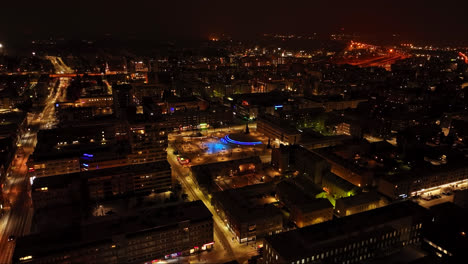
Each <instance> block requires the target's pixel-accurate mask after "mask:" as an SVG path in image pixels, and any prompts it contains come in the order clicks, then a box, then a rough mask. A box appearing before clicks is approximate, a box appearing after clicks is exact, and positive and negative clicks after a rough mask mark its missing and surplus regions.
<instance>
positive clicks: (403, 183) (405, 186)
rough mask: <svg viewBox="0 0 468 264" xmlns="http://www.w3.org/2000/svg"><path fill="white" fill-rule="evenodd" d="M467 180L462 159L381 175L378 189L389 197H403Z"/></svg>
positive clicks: (459, 183)
mask: <svg viewBox="0 0 468 264" xmlns="http://www.w3.org/2000/svg"><path fill="white" fill-rule="evenodd" d="M467 182H468V167H466V163H464V162H462V161H460V162H453V163H450V164H445V165H438V166H433V165H431V164H427V165H426V166H423V167H420V168H418V169H417V171H412V172H410V173H405V174H396V175H388V176H385V177H381V178H380V179H379V183H378V191H379V192H380V193H382V194H383V195H385V196H387V197H389V198H391V199H404V198H406V197H411V196H416V195H419V194H421V193H424V192H428V191H431V190H437V189H441V188H445V187H455V188H456V187H457V186H458V185H463V184H466V183H467Z"/></svg>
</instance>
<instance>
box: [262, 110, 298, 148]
mask: <svg viewBox="0 0 468 264" xmlns="http://www.w3.org/2000/svg"><path fill="white" fill-rule="evenodd" d="M257 132H259V133H263V134H264V135H265V136H266V137H268V138H270V139H272V140H279V142H280V143H281V144H288V145H294V144H298V143H299V142H300V140H301V132H300V131H299V130H297V129H296V128H295V127H291V126H289V125H288V124H285V123H284V122H281V120H280V119H279V118H277V117H274V116H271V115H262V116H260V117H258V118H257Z"/></svg>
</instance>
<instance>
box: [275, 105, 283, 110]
mask: <svg viewBox="0 0 468 264" xmlns="http://www.w3.org/2000/svg"><path fill="white" fill-rule="evenodd" d="M280 108H283V105H275V110H278V109H280Z"/></svg>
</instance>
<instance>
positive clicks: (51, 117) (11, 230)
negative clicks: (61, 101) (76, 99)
mask: <svg viewBox="0 0 468 264" xmlns="http://www.w3.org/2000/svg"><path fill="white" fill-rule="evenodd" d="M59 81H60V84H59V89H58V91H57V93H55V94H54V93H53V89H52V88H51V89H50V91H51V94H50V95H49V97H48V98H47V101H46V104H45V107H44V109H43V110H42V112H33V113H32V114H31V115H32V117H33V118H32V120H30V122H29V126H30V127H33V128H34V127H40V128H41V129H47V128H51V127H52V126H53V125H54V124H55V122H56V120H55V102H56V101H57V99H58V98H59V94H62V95H64V94H65V91H64V90H65V88H66V87H67V84H68V79H67V78H62V79H60V80H59ZM36 133H37V131H33V129H29V130H28V131H26V132H25V134H24V135H23V136H22V138H21V146H22V148H23V149H24V154H20V151H18V152H17V153H18V154H17V156H18V155H19V157H16V158H15V160H14V161H13V165H12V170H11V173H10V175H9V177H8V179H7V181H6V187H5V189H4V197H6V200H7V203H8V205H9V208H7V210H6V213H5V215H3V216H2V217H1V218H0V234H1V236H0V264H8V263H10V260H11V257H12V254H13V250H14V246H15V240H16V238H17V237H20V236H24V235H27V234H29V230H30V228H31V222H32V217H33V209H32V204H31V197H30V190H29V188H30V183H29V179H28V177H27V171H28V168H27V166H26V162H27V161H28V157H29V155H30V154H32V153H33V151H34V147H35V145H36V143H37V138H36ZM10 236H14V237H15V240H13V241H8V238H9V237H10Z"/></svg>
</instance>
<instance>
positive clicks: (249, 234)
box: [211, 183, 283, 243]
mask: <svg viewBox="0 0 468 264" xmlns="http://www.w3.org/2000/svg"><path fill="white" fill-rule="evenodd" d="M274 191H275V186H274V184H272V183H265V184H256V185H250V186H246V187H242V188H238V189H230V190H225V191H221V192H215V193H213V194H212V196H213V198H212V200H211V203H212V204H213V207H214V208H215V210H216V212H217V213H218V215H219V216H220V217H221V219H225V220H226V225H227V227H228V228H229V230H231V232H233V234H234V237H235V239H236V240H237V241H238V242H239V243H245V242H249V241H256V240H257V239H259V238H262V237H264V236H266V235H271V234H277V233H280V232H281V231H282V230H283V215H282V213H281V211H280V210H279V209H278V208H276V207H275V206H274V205H273V204H272V203H274V202H276V198H274V196H272V193H273V192H274Z"/></svg>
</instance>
